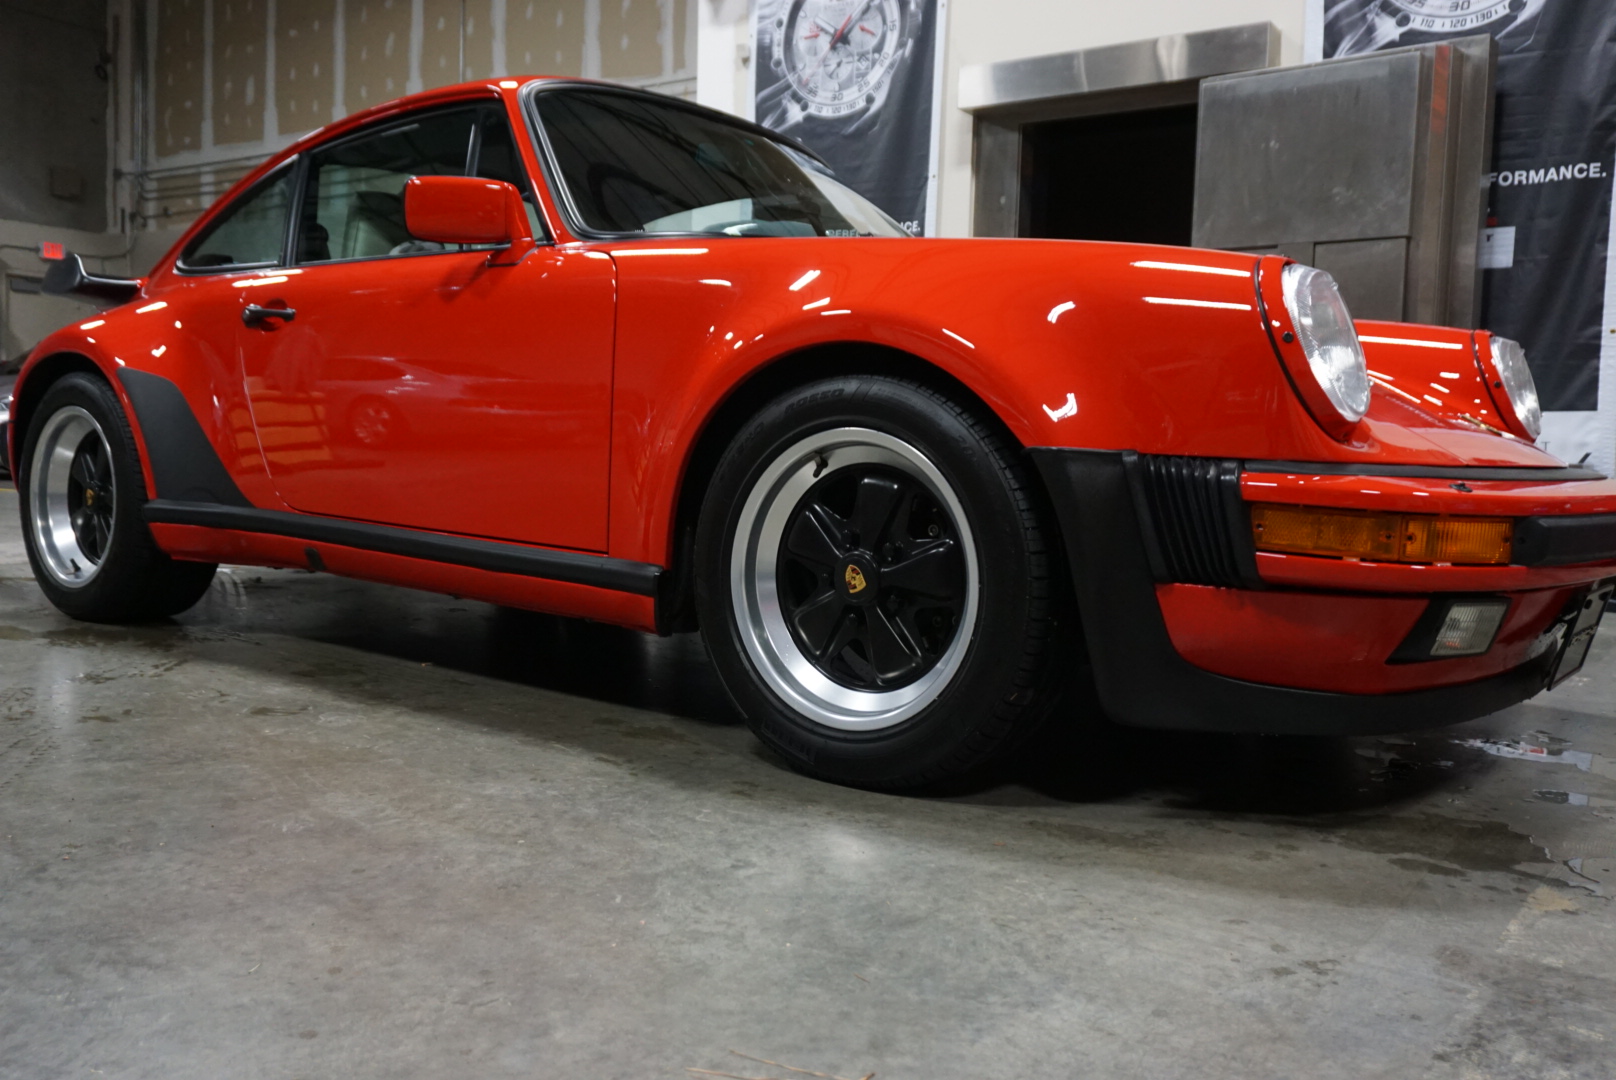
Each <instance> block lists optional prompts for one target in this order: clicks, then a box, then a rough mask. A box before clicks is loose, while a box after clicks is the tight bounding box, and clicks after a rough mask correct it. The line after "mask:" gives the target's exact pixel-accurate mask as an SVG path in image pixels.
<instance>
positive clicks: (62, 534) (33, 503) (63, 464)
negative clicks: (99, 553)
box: [28, 405, 117, 589]
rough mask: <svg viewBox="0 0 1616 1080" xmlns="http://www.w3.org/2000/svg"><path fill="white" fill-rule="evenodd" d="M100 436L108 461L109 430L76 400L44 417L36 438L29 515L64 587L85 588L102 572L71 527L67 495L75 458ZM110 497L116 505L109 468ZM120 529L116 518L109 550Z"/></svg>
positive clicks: (45, 561) (44, 559) (50, 569)
mask: <svg viewBox="0 0 1616 1080" xmlns="http://www.w3.org/2000/svg"><path fill="white" fill-rule="evenodd" d="M89 438H95V439H98V440H100V443H101V452H102V453H103V454H104V455H105V456H106V459H107V461H108V463H109V466H110V463H111V461H112V447H111V444H110V443H109V442H108V441H107V436H106V432H104V431H103V430H102V429H101V425H100V424H99V423H98V422H97V421H96V419H95V417H93V416H91V415H90V414H89V413H88V412H87V411H85V410H84V409H82V408H80V407H79V406H77V405H65V406H63V407H62V408H60V409H57V410H56V412H54V413H52V414H51V416H50V418H49V419H48V420H46V421H45V426H44V428H43V429H41V431H40V433H39V439H38V441H37V442H36V443H35V444H34V452H33V460H32V462H31V465H30V469H29V473H28V518H29V525H30V528H31V529H32V531H33V537H34V549H35V551H36V552H37V553H38V555H39V563H40V565H41V566H43V567H44V568H45V572H46V573H48V574H49V575H50V576H51V579H52V580H53V581H54V582H55V583H56V584H57V585H59V586H61V587H62V588H64V589H82V588H83V587H84V586H86V585H88V584H89V583H90V582H91V581H93V580H95V577H96V575H97V574H99V573H100V572H101V566H102V563H101V562H97V561H95V560H93V559H91V558H90V557H89V556H88V555H86V554H85V552H84V549H83V548H82V547H81V546H80V544H79V538H78V535H77V534H76V532H75V530H74V527H73V507H72V506H71V505H70V500H69V490H68V486H69V481H70V479H71V473H72V469H73V462H74V459H75V458H76V457H77V455H78V452H79V449H80V447H82V446H83V445H84V442H85V440H86V439H89ZM108 478H109V481H110V484H111V492H110V496H109V497H110V499H111V501H112V505H113V506H114V507H116V506H117V477H116V475H115V474H114V473H113V472H112V470H111V469H110V468H109V471H108ZM116 535H117V519H116V516H114V518H113V524H112V530H111V531H109V532H108V534H107V540H106V544H105V549H104V550H106V551H110V550H111V549H112V544H113V541H114V540H115V539H116Z"/></svg>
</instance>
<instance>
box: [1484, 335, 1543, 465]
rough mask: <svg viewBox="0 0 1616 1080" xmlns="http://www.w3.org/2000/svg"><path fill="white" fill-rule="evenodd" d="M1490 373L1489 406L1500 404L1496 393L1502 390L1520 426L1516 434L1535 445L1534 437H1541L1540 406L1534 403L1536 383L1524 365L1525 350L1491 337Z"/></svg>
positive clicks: (1519, 344)
mask: <svg viewBox="0 0 1616 1080" xmlns="http://www.w3.org/2000/svg"><path fill="white" fill-rule="evenodd" d="M1493 370H1494V371H1495V372H1496V373H1497V377H1496V378H1492V379H1489V380H1487V384H1488V386H1490V387H1491V388H1492V390H1493V395H1494V401H1493V404H1494V405H1502V404H1503V402H1501V401H1498V400H1497V393H1498V391H1499V390H1502V391H1503V392H1504V396H1505V397H1507V398H1508V399H1509V406H1510V408H1511V409H1513V410H1514V411H1515V419H1516V421H1517V422H1518V423H1519V424H1520V429H1519V430H1518V431H1516V434H1517V435H1520V434H1524V435H1525V436H1526V437H1527V438H1528V439H1530V440H1531V441H1532V442H1537V437H1538V436H1539V435H1541V434H1543V403H1542V402H1541V401H1539V400H1538V396H1537V380H1535V379H1533V378H1532V369H1531V368H1530V367H1528V366H1527V365H1526V350H1525V349H1523V348H1521V343H1520V342H1518V341H1511V340H1510V339H1509V338H1506V337H1499V336H1497V335H1496V334H1495V335H1493ZM1500 384H1502V385H1500ZM1503 411H1504V410H1503V409H1499V412H1503Z"/></svg>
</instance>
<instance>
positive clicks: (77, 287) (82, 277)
mask: <svg viewBox="0 0 1616 1080" xmlns="http://www.w3.org/2000/svg"><path fill="white" fill-rule="evenodd" d="M140 286H141V281H140V279H139V278H115V277H102V276H100V275H98V274H92V273H90V272H89V271H88V270H86V269H84V260H83V259H81V258H79V257H78V256H77V255H75V254H74V253H73V252H71V251H69V252H68V253H67V254H65V255H63V256H62V257H61V258H60V259H57V260H56V261H55V262H53V263H51V264H50V266H49V267H47V268H46V270H45V280H44V281H42V282H40V285H39V288H40V291H41V292H46V293H49V294H51V295H52V296H81V297H84V298H86V299H90V300H111V301H112V302H113V303H117V304H122V303H125V302H127V301H130V300H133V299H134V298H135V296H136V295H137V294H139V292H140Z"/></svg>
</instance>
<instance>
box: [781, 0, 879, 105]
mask: <svg viewBox="0 0 1616 1080" xmlns="http://www.w3.org/2000/svg"><path fill="white" fill-rule="evenodd" d="M903 30H904V27H903V10H902V4H901V0H792V2H791V4H790V6H789V7H788V8H786V11H785V13H784V15H782V16H780V17H779V18H778V19H777V20H776V22H775V35H774V67H775V70H777V71H779V72H780V74H781V75H782V76H783V77H784V79H785V81H786V83H787V84H788V85H789V86H790V88H791V93H792V96H793V97H795V98H796V100H797V103H798V105H799V106H800V107H801V108H802V110H803V111H804V112H806V113H809V114H812V115H815V116H825V117H832V116H846V115H848V114H850V113H855V112H859V111H861V110H864V109H867V108H869V107H870V106H872V105H874V104H876V103H877V102H878V101H879V100H880V99H881V97H882V96H883V95H884V93H885V91H886V87H887V83H888V82H889V80H890V79H891V76H892V69H893V65H894V62H895V61H896V60H897V59H898V57H899V55H900V54H901V52H902V48H901V45H902V40H903Z"/></svg>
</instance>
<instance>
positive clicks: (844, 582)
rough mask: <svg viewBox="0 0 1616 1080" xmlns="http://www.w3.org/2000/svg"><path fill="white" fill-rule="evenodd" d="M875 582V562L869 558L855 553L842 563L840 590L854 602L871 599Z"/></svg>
mask: <svg viewBox="0 0 1616 1080" xmlns="http://www.w3.org/2000/svg"><path fill="white" fill-rule="evenodd" d="M876 584H877V581H876V573H875V564H874V563H873V562H871V561H870V560H869V559H866V558H862V557H860V556H857V555H855V556H853V557H852V558H850V559H848V560H847V561H846V562H844V563H842V572H841V586H842V591H843V592H845V593H846V594H847V598H848V599H849V600H851V601H853V602H854V603H855V604H863V603H868V602H870V601H873V600H874V599H875V594H876Z"/></svg>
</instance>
